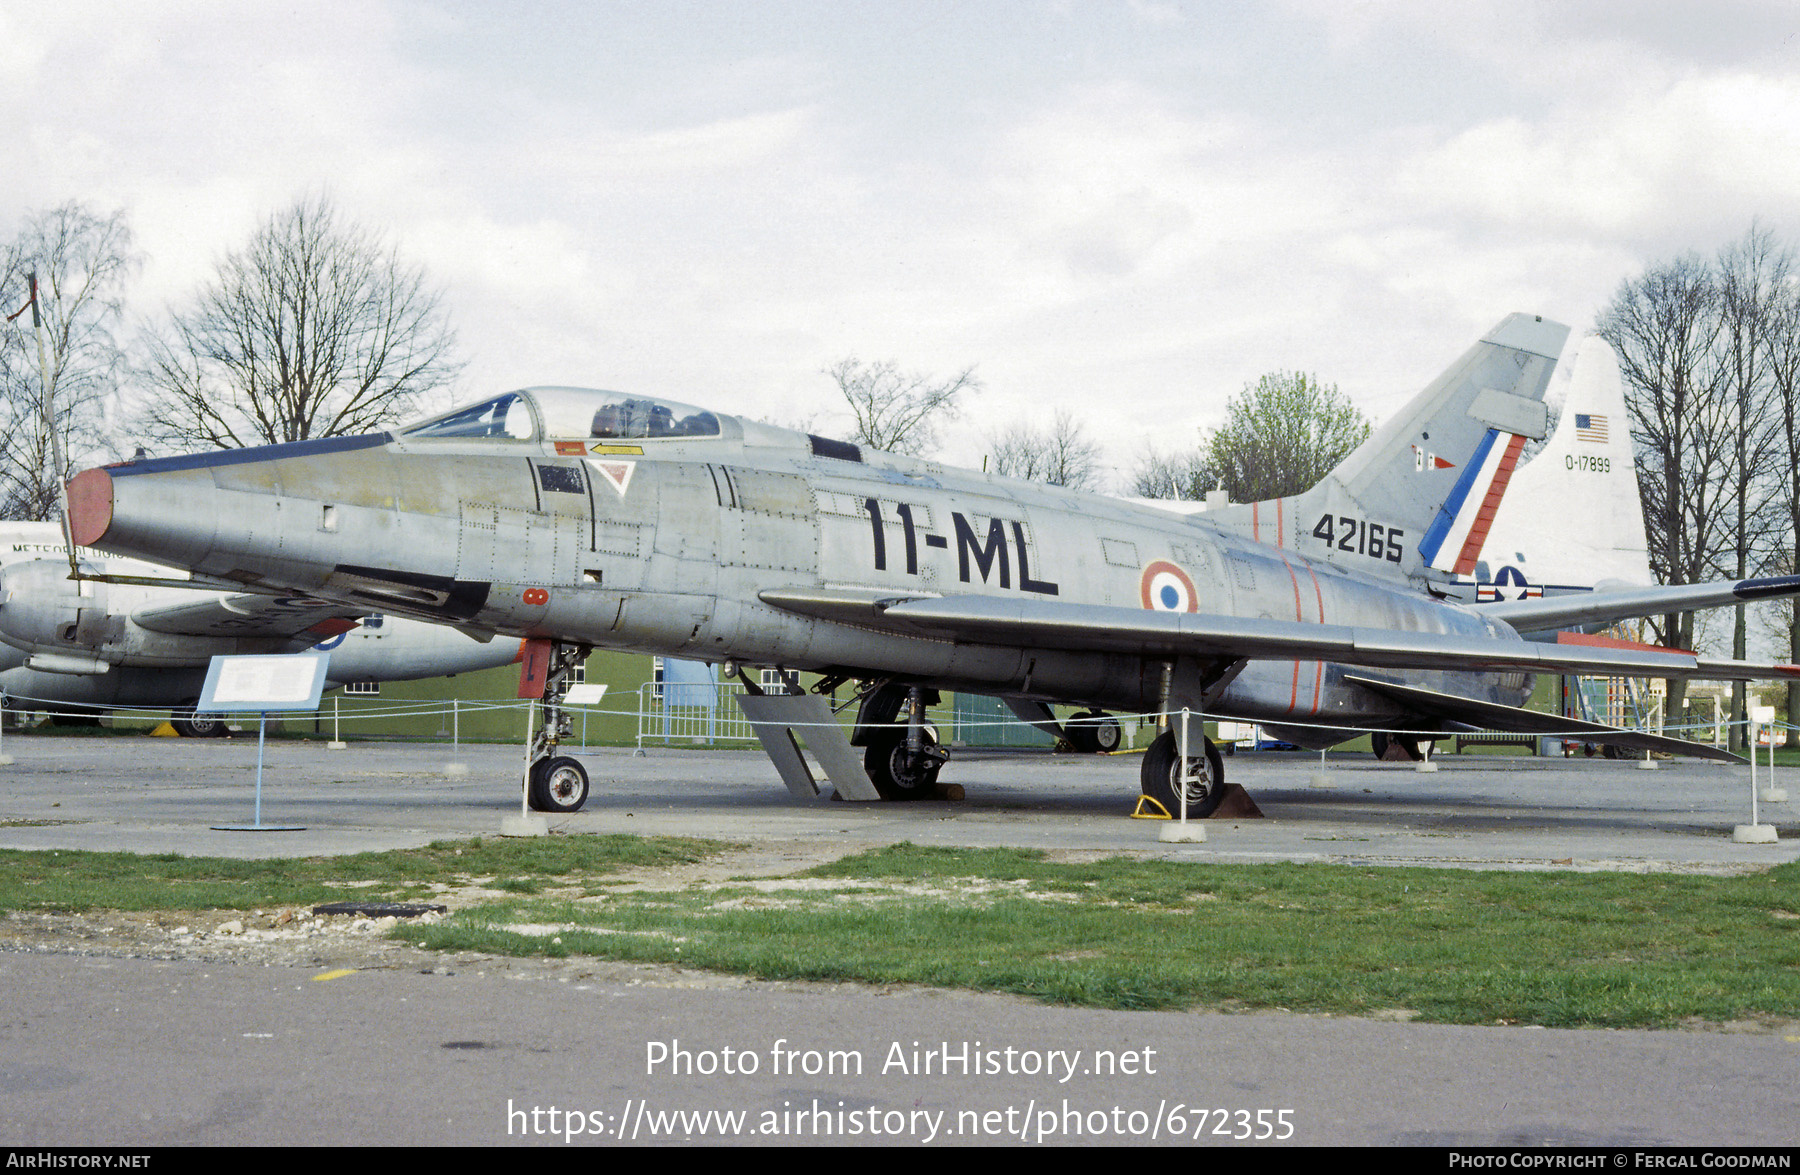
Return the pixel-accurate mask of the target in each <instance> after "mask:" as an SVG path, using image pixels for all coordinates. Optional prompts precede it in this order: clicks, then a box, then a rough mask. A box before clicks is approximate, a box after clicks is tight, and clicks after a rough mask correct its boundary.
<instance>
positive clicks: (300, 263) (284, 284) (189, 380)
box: [0, 197, 462, 520]
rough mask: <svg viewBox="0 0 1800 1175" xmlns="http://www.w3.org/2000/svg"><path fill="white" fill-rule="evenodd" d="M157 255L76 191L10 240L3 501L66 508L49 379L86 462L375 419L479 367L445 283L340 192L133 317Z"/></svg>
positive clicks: (17, 512) (9, 507)
mask: <svg viewBox="0 0 1800 1175" xmlns="http://www.w3.org/2000/svg"><path fill="white" fill-rule="evenodd" d="M142 264H143V257H142V255H141V254H140V253H139V251H138V249H137V247H136V243H135V241H134V240H133V237H132V234H131V230H130V228H129V226H128V225H127V223H126V220H125V217H124V214H123V213H120V212H114V213H111V214H107V215H102V214H100V213H97V212H95V211H93V210H91V209H90V208H88V207H87V206H85V205H83V204H80V203H76V202H71V203H67V204H63V205H60V206H58V207H56V208H50V209H45V210H41V211H38V212H35V213H32V214H31V215H29V216H27V217H26V218H25V220H24V223H23V224H22V225H21V227H20V228H19V231H18V232H17V233H16V234H15V235H14V236H13V238H12V239H11V240H10V241H6V242H3V243H0V299H3V300H4V302H5V309H4V310H3V311H0V313H4V314H5V315H7V316H8V317H9V318H10V320H11V321H10V322H9V323H7V324H5V325H6V327H7V329H4V330H0V414H3V416H4V421H3V424H0V517H5V518H9V519H33V520H43V519H49V518H54V517H55V516H56V510H57V499H58V485H59V484H60V481H61V479H62V477H64V476H66V475H67V473H68V469H63V470H58V469H56V468H55V462H54V461H53V460H52V459H51V451H52V445H51V443H50V441H51V438H50V436H49V435H48V434H46V432H45V430H44V429H43V427H42V425H41V421H42V418H43V403H44V397H45V393H46V390H47V391H48V394H49V397H50V399H51V401H52V402H53V404H54V408H55V420H54V429H55V432H56V435H57V436H58V438H59V439H60V440H61V442H62V444H61V448H62V451H63V453H64V454H65V455H66V456H65V461H66V462H67V463H68V464H69V465H71V466H73V465H75V464H77V463H79V462H84V461H90V460H93V459H96V458H101V457H117V456H123V455H124V454H123V453H122V452H120V449H121V448H123V447H124V446H127V445H130V446H135V447H138V448H140V449H141V448H142V447H143V446H146V445H148V446H160V447H163V448H165V449H168V450H170V451H183V450H187V449H192V448H201V447H206V446H213V447H218V448H238V447H241V446H245V445H258V444H276V443H280V442H283V441H297V440H305V439H308V438H310V437H322V436H336V435H342V434H346V433H356V432H368V431H371V430H373V429H378V428H381V427H383V426H385V425H388V424H391V423H393V422H395V421H397V420H400V419H402V418H404V417H405V416H407V415H409V414H410V413H412V412H413V411H414V409H415V406H416V405H417V403H418V401H419V399H420V398H421V397H422V396H425V395H427V394H428V393H430V392H432V391H435V390H436V389H439V388H442V387H444V386H446V385H448V384H449V383H451V382H452V381H453V380H454V379H455V378H456V376H457V374H458V373H459V372H460V370H461V368H462V364H461V363H460V361H459V360H458V359H457V358H456V356H455V335H454V333H453V332H452V331H451V329H450V327H449V324H448V317H447V315H446V313H445V310H444V306H443V296H442V294H441V292H440V291H439V290H438V289H436V288H435V287H434V286H432V285H431V284H430V283H429V282H428V280H427V279H426V276H425V273H424V271H423V270H422V269H421V268H419V267H418V266H415V265H410V264H408V263H407V262H405V261H404V260H403V259H402V258H401V257H400V255H399V252H398V250H397V249H395V248H394V247H393V246H392V245H391V244H389V243H388V242H387V241H386V240H385V239H384V238H383V237H382V236H381V235H380V234H377V233H373V232H371V231H369V230H367V229H364V228H362V227H361V226H359V225H356V224H354V223H351V222H349V221H347V220H345V219H344V218H343V217H342V216H341V215H340V214H339V213H338V212H337V210H336V209H335V208H334V207H333V205H332V203H331V201H330V200H328V199H326V198H324V197H312V198H307V199H302V200H299V201H296V202H295V203H294V204H293V205H291V206H289V207H287V208H285V209H283V210H281V211H279V212H276V213H275V214H273V215H271V216H270V217H268V218H267V219H266V220H264V221H263V222H262V223H261V224H260V225H259V226H258V227H257V229H256V231H255V233H254V234H253V235H252V236H251V239H250V241H249V243H248V244H246V245H245V246H244V247H243V248H242V249H239V250H236V251H233V252H231V253H228V254H227V255H226V256H225V257H224V258H223V259H222V260H221V261H220V262H219V263H218V266H217V268H216V271H215V273H214V274H213V276H212V277H211V278H210V279H209V280H208V281H207V282H205V283H204V284H203V285H202V286H201V287H200V289H198V290H197V291H196V292H195V293H194V294H193V296H192V297H191V298H189V299H188V300H187V301H186V302H185V303H183V304H179V305H177V306H174V307H171V308H170V309H169V310H168V312H167V313H166V314H165V315H164V316H163V317H162V318H161V319H159V320H155V321H134V322H129V323H128V322H127V320H126V315H125V295H126V290H127V286H128V285H129V283H130V281H131V279H132V277H133V276H134V275H135V274H136V273H137V271H138V270H139V269H140V268H141V266H142ZM33 279H35V282H36V296H35V305H33V300H32V299H31V297H30V289H31V283H32V280H33ZM34 320H35V321H34ZM127 334H129V335H130V336H131V338H130V341H129V342H127V341H126V340H125V339H124V338H123V337H122V336H124V335H127ZM40 353H41V354H42V356H43V361H42V363H41V364H40V360H39V356H40ZM128 385H129V387H130V389H131V391H132V392H133V395H132V397H131V400H130V402H129V403H126V402H125V398H124V395H123V393H124V392H125V391H126V390H127V387H128ZM109 417H110V419H109Z"/></svg>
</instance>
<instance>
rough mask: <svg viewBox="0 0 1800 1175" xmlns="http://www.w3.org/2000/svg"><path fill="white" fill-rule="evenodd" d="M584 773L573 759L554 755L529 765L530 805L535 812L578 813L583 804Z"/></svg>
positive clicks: (585, 787) (586, 788)
mask: <svg viewBox="0 0 1800 1175" xmlns="http://www.w3.org/2000/svg"><path fill="white" fill-rule="evenodd" d="M587 798H588V773H587V768H586V767H583V766H582V765H581V763H580V762H579V761H578V760H576V759H571V758H570V757H569V756H567V755H556V756H554V757H552V758H549V759H539V760H538V761H537V762H536V763H534V764H532V766H531V806H532V807H533V808H534V809H536V810H537V811H539V812H578V811H580V810H581V805H583V804H585V803H587Z"/></svg>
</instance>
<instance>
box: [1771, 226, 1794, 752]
mask: <svg viewBox="0 0 1800 1175" xmlns="http://www.w3.org/2000/svg"><path fill="white" fill-rule="evenodd" d="M1790 262H1791V258H1790ZM1792 269H1793V267H1792V265H1791V263H1790V271H1789V275H1788V280H1787V281H1785V282H1783V283H1782V284H1781V286H1780V288H1779V289H1778V290H1777V292H1776V296H1775V298H1774V299H1773V302H1772V305H1771V307H1770V316H1769V384H1770V393H1771V395H1772V396H1773V398H1774V401H1775V407H1774V413H1773V415H1774V418H1775V428H1776V429H1777V430H1778V432H1779V436H1780V439H1781V444H1782V449H1783V460H1782V462H1781V473H1780V476H1779V477H1778V478H1776V483H1777V484H1776V502H1777V508H1778V509H1779V511H1780V513H1781V516H1782V522H1783V524H1784V526H1783V532H1784V533H1783V535H1782V553H1781V555H1780V557H1779V558H1777V559H1776V560H1775V563H1774V568H1773V570H1774V571H1775V572H1776V573H1777V574H1790V575H1791V574H1793V569H1794V568H1796V567H1800V281H1797V280H1796V279H1795V275H1794V273H1793V272H1792ZM1780 618H1781V619H1780V625H1781V631H1782V638H1781V639H1782V640H1784V641H1785V642H1786V644H1787V647H1788V659H1789V661H1790V662H1792V663H1794V664H1800V614H1797V613H1796V610H1795V609H1794V607H1793V601H1791V600H1789V601H1785V603H1784V606H1783V607H1782V608H1781V610H1780ZM1787 721H1788V725H1790V726H1795V727H1800V690H1794V689H1790V690H1788V691H1787Z"/></svg>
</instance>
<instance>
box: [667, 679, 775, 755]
mask: <svg viewBox="0 0 1800 1175" xmlns="http://www.w3.org/2000/svg"><path fill="white" fill-rule="evenodd" d="M743 692H744V687H743V686H742V685H740V684H738V683H736V682H725V681H715V682H680V683H676V682H660V681H646V682H645V683H644V684H643V685H640V686H638V691H637V696H638V705H637V711H638V730H637V745H638V746H640V747H641V746H643V745H644V744H645V743H646V742H660V743H663V744H664V745H672V744H675V743H687V744H689V745H691V746H712V745H714V744H716V743H724V742H752V741H754V740H755V738H756V732H755V731H753V730H751V729H750V721H749V719H747V718H745V717H744V712H743V710H741V709H739V707H738V704H737V698H738V695H739V694H742V693H743Z"/></svg>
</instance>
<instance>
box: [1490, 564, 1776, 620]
mask: <svg viewBox="0 0 1800 1175" xmlns="http://www.w3.org/2000/svg"><path fill="white" fill-rule="evenodd" d="M1797 593H1800V575H1781V576H1773V577H1770V578H1767V579H1740V580H1735V581H1733V580H1725V581H1722V582H1718V583H1689V584H1671V585H1669V586H1666V587H1646V588H1625V589H1621V590H1617V591H1595V592H1578V593H1575V594H1572V595H1566V596H1551V597H1546V598H1543V599H1536V600H1496V601H1494V602H1493V603H1490V604H1477V605H1475V609H1476V611H1478V612H1480V613H1481V614H1482V615H1483V616H1492V617H1495V618H1496V619H1499V620H1504V621H1506V622H1507V623H1508V624H1510V625H1512V626H1513V627H1514V628H1516V629H1518V630H1519V631H1520V632H1548V631H1549V630H1551V629H1555V628H1573V627H1574V626H1575V625H1578V624H1608V623H1611V622H1612V621H1615V620H1628V619H1631V618H1633V617H1637V616H1656V615H1659V614H1661V613H1665V612H1692V611H1694V610H1695V609H1698V608H1718V607H1721V606H1723V605H1726V604H1747V603H1752V602H1754V601H1756V600H1770V599H1776V598H1778V597H1781V596H1791V595H1795V594H1797Z"/></svg>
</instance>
